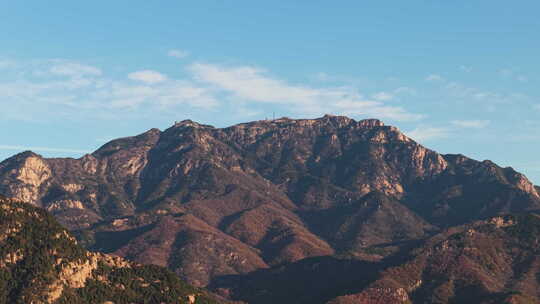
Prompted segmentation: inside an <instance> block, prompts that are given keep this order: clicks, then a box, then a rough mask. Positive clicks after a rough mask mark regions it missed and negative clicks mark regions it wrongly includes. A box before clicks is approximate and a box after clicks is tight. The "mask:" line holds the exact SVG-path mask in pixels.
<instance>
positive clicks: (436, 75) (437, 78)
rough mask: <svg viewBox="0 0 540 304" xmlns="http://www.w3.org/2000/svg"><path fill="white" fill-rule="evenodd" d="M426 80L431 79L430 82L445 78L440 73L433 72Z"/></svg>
mask: <svg viewBox="0 0 540 304" xmlns="http://www.w3.org/2000/svg"><path fill="white" fill-rule="evenodd" d="M425 80H426V81H430V82H436V81H443V80H444V78H443V77H442V76H441V75H438V74H431V75H428V76H427V77H426V79H425Z"/></svg>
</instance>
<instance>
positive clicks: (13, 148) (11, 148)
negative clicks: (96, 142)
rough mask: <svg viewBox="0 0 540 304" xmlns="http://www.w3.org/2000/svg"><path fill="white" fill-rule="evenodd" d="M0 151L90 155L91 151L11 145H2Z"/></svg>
mask: <svg viewBox="0 0 540 304" xmlns="http://www.w3.org/2000/svg"><path fill="white" fill-rule="evenodd" d="M0 150H9V151H34V152H66V153H89V150H80V149H63V148H51V147H26V146H9V145H0Z"/></svg>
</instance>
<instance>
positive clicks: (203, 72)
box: [189, 63, 422, 121]
mask: <svg viewBox="0 0 540 304" xmlns="http://www.w3.org/2000/svg"><path fill="white" fill-rule="evenodd" d="M189 70H190V71H191V72H192V73H193V75H194V77H195V79H196V80H197V81H199V82H201V83H204V84H208V85H210V86H211V87H212V88H214V89H216V90H220V91H224V92H226V93H228V94H232V96H233V97H235V98H238V99H240V100H244V101H248V102H253V103H263V104H279V105H287V108H288V109H289V110H291V111H294V112H296V113H299V114H307V115H318V114H322V113H335V114H343V115H365V116H366V115H369V116H376V117H380V118H383V119H384V118H388V119H394V120H400V121H405V120H418V119H420V118H422V116H421V115H419V114H414V113H409V112H407V111H406V110H405V109H403V108H401V107H395V106H388V105H385V104H384V103H383V102H382V100H370V99H366V98H364V97H363V96H362V95H361V94H360V93H359V92H357V91H356V90H354V89H353V88H350V87H330V88H313V87H309V86H302V85H291V84H288V83H287V82H285V81H283V80H280V79H277V78H274V77H271V76H268V73H267V71H265V70H262V69H259V68H255V67H250V66H238V67H224V66H220V65H214V64H207V63H195V64H192V65H190V67H189Z"/></svg>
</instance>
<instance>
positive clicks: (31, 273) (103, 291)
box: [0, 197, 216, 304]
mask: <svg viewBox="0 0 540 304" xmlns="http://www.w3.org/2000/svg"><path fill="white" fill-rule="evenodd" d="M165 292H167V293H165ZM150 299H153V300H155V301H157V302H158V303H159V302H167V303H172V302H174V303H178V302H181V303H190V301H191V302H192V303H216V302H214V301H213V300H211V299H210V298H208V296H207V295H206V294H204V293H203V291H201V290H198V289H195V288H193V287H191V286H189V285H187V284H186V283H184V282H182V281H180V280H179V279H178V278H177V277H175V276H174V275H173V274H172V273H170V272H168V271H167V270H165V269H163V268H159V267H153V266H143V265H139V264H136V263H132V262H128V261H126V260H124V259H122V258H120V257H117V256H110V255H105V254H102V253H93V252H88V251H86V250H84V249H83V248H82V247H80V246H79V245H78V244H77V241H76V240H75V238H74V237H72V236H71V235H70V234H69V233H68V232H67V230H65V229H64V228H63V227H61V226H60V225H59V224H58V223H57V222H56V221H55V220H54V219H53V218H52V217H51V216H50V215H48V214H47V213H46V212H45V211H44V210H42V209H38V208H34V207H32V206H30V205H29V204H26V203H19V202H16V201H14V200H8V199H5V198H2V197H0V303H6V304H7V303H105V302H107V301H109V302H107V303H132V302H138V303H143V302H146V301H148V300H150Z"/></svg>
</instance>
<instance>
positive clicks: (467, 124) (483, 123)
mask: <svg viewBox="0 0 540 304" xmlns="http://www.w3.org/2000/svg"><path fill="white" fill-rule="evenodd" d="M489 123H490V121H489V120H454V121H452V124H453V125H454V126H457V127H461V128H474V129H481V128H485V127H487V126H488V125H489Z"/></svg>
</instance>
